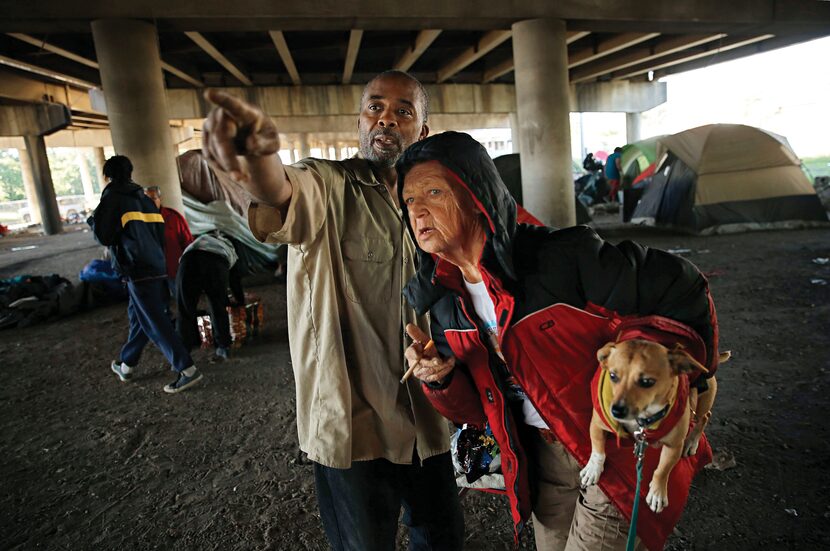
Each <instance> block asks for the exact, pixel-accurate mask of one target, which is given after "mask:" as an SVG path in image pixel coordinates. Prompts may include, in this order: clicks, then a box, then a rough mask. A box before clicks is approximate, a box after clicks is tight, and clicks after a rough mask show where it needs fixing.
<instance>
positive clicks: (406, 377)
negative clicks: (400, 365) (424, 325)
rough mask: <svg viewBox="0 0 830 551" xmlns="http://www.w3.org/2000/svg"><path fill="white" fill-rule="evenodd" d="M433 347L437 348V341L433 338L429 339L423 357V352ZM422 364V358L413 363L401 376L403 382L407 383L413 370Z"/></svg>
mask: <svg viewBox="0 0 830 551" xmlns="http://www.w3.org/2000/svg"><path fill="white" fill-rule="evenodd" d="M433 348H435V341H433V340H432V339H429V342H428V343H427V345H426V346H425V347H424V351H423V352H422V353H421V354H422V357H423V354H426V352H427V351H428V350H432V349H433ZM420 364H421V360H418V361H417V362H415V363H414V364H412V367H410V368H409V369H407V370H406V373H404V374H403V377H401V384H403V383H405V382H406V380H407V379H409V377H410V376H411V375H412V372H413V371H415V368H416V367H418V366H419V365H420Z"/></svg>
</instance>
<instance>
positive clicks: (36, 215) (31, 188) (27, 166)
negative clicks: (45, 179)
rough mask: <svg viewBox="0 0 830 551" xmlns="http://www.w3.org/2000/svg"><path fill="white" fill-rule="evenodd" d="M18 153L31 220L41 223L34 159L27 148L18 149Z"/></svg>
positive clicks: (34, 222)
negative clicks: (32, 159) (33, 167)
mask: <svg viewBox="0 0 830 551" xmlns="http://www.w3.org/2000/svg"><path fill="white" fill-rule="evenodd" d="M17 155H18V156H19V157H20V171H21V172H22V173H23V191H24V193H25V194H26V201H28V203H29V222H31V223H33V224H40V205H38V202H37V190H36V189H35V177H34V175H33V174H32V161H31V160H29V152H28V151H26V150H25V149H18V150H17Z"/></svg>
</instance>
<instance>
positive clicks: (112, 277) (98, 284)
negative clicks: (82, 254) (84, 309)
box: [78, 259, 127, 305]
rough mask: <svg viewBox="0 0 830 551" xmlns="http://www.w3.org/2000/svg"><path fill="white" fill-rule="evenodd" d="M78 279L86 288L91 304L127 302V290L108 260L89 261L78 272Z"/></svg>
mask: <svg viewBox="0 0 830 551" xmlns="http://www.w3.org/2000/svg"><path fill="white" fill-rule="evenodd" d="M78 277H79V278H80V280H81V281H82V282H83V283H84V285H85V286H87V287H88V291H89V296H88V298H89V300H90V301H91V302H92V303H93V304H96V305H103V304H112V303H115V302H121V301H124V300H127V288H126V286H125V285H124V282H123V281H121V276H119V275H118V274H117V273H115V270H113V268H112V264H111V263H110V261H109V260H100V259H95V260H91V261H90V262H89V264H87V265H86V266H84V268H83V269H82V270H81V271H80V273H79V274H78Z"/></svg>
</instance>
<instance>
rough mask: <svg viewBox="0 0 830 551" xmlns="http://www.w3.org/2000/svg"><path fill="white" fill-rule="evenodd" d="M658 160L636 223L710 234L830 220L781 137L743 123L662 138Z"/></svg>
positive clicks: (638, 207) (714, 126)
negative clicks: (725, 228) (726, 230)
mask: <svg viewBox="0 0 830 551" xmlns="http://www.w3.org/2000/svg"><path fill="white" fill-rule="evenodd" d="M657 158H658V161H657V166H656V170H655V172H654V176H653V177H652V181H651V183H650V184H649V186H648V188H647V189H646V191H645V193H644V194H643V197H642V198H641V199H640V202H639V203H638V204H637V207H636V209H635V210H634V214H633V216H632V222H634V223H645V224H654V225H659V226H670V227H674V228H678V229H683V230H686V231H692V232H703V233H713V232H715V231H721V229H722V228H724V227H726V226H731V227H733V228H736V229H738V228H747V229H749V228H762V227H763V228H765V227H776V226H780V225H782V223H790V222H792V221H808V222H827V219H828V217H827V213H826V211H825V210H824V207H822V205H821V203H820V202H819V199H818V196H817V195H816V192H815V190H814V189H813V186H812V185H811V184H810V181H809V180H808V179H807V176H806V175H805V174H804V172H803V171H802V170H801V162H800V160H799V159H798V157H797V156H796V154H795V153H794V152H793V150H792V148H791V147H790V145H789V143H788V142H787V140H786V138H784V137H783V136H778V135H776V134H773V133H771V132H766V131H764V130H760V129H758V128H754V127H751V126H744V125H740V124H711V125H706V126H700V127H698V128H692V129H690V130H686V131H684V132H680V133H678V134H674V135H672V136H664V137H662V138H660V139H659V140H658V141H657ZM730 229H731V228H730Z"/></svg>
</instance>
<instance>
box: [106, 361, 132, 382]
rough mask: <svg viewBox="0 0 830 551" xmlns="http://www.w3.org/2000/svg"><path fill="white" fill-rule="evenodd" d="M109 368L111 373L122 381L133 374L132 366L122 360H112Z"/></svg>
mask: <svg viewBox="0 0 830 551" xmlns="http://www.w3.org/2000/svg"><path fill="white" fill-rule="evenodd" d="M110 369H112V372H113V373H115V374H116V375H118V378H119V379H121V382H122V383H126V382H127V381H129V380H130V379H131V378H132V376H133V368H132V367H130V366H128V365H127V364H125V363H123V362H119V361H115V360H113V362H112V363H111V364H110Z"/></svg>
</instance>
